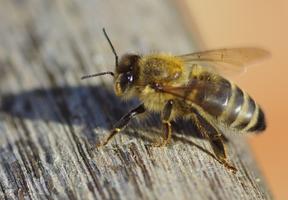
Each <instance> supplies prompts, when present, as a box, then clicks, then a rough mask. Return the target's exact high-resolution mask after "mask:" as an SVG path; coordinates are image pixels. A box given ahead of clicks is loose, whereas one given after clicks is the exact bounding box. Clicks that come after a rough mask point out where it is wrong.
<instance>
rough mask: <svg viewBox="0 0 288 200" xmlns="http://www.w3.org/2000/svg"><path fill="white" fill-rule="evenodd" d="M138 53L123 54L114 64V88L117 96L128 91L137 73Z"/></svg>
mask: <svg viewBox="0 0 288 200" xmlns="http://www.w3.org/2000/svg"><path fill="white" fill-rule="evenodd" d="M139 59H140V56H139V55H135V54H127V55H124V56H123V57H122V58H121V60H120V62H119V64H118V65H117V66H116V71H115V82H114V90H115V93H116V95H117V96H123V95H126V94H128V93H129V91H130V89H131V86H133V83H135V81H136V79H137V78H138V73H139Z"/></svg>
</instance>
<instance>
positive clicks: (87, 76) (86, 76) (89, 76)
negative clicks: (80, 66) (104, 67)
mask: <svg viewBox="0 0 288 200" xmlns="http://www.w3.org/2000/svg"><path fill="white" fill-rule="evenodd" d="M106 74H110V75H111V76H114V73H113V72H101V73H97V74H90V75H85V76H82V77H81V79H82V80H83V79H86V78H92V77H95V76H102V75H106Z"/></svg>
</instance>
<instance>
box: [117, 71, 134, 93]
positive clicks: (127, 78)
mask: <svg viewBox="0 0 288 200" xmlns="http://www.w3.org/2000/svg"><path fill="white" fill-rule="evenodd" d="M133 80H134V77H133V75H132V74H131V73H130V72H127V73H124V74H122V76H121V78H120V87H121V88H122V90H123V91H124V90H125V89H126V87H127V86H128V85H129V84H130V83H132V82H133Z"/></svg>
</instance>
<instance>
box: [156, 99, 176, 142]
mask: <svg viewBox="0 0 288 200" xmlns="http://www.w3.org/2000/svg"><path fill="white" fill-rule="evenodd" d="M172 109H173V100H169V101H168V102H167V103H166V104H165V106H164V109H163V111H162V113H161V120H162V129H163V132H164V138H163V140H162V141H161V142H156V143H154V144H153V146H155V147H161V146H165V145H167V144H168V143H169V142H170V140H171V136H172V130H171V113H172Z"/></svg>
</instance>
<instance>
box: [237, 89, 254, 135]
mask: <svg viewBox="0 0 288 200" xmlns="http://www.w3.org/2000/svg"><path fill="white" fill-rule="evenodd" d="M255 110H256V103H255V101H254V100H253V99H252V98H251V97H250V96H249V95H248V94H246V93H245V94H244V101H243V104H242V108H241V111H240V112H239V113H238V116H237V119H236V120H235V121H234V122H233V124H232V126H233V127H234V128H236V129H238V130H243V129H244V128H245V127H247V126H248V125H249V123H250V121H251V120H252V117H253V115H254V112H255Z"/></svg>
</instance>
